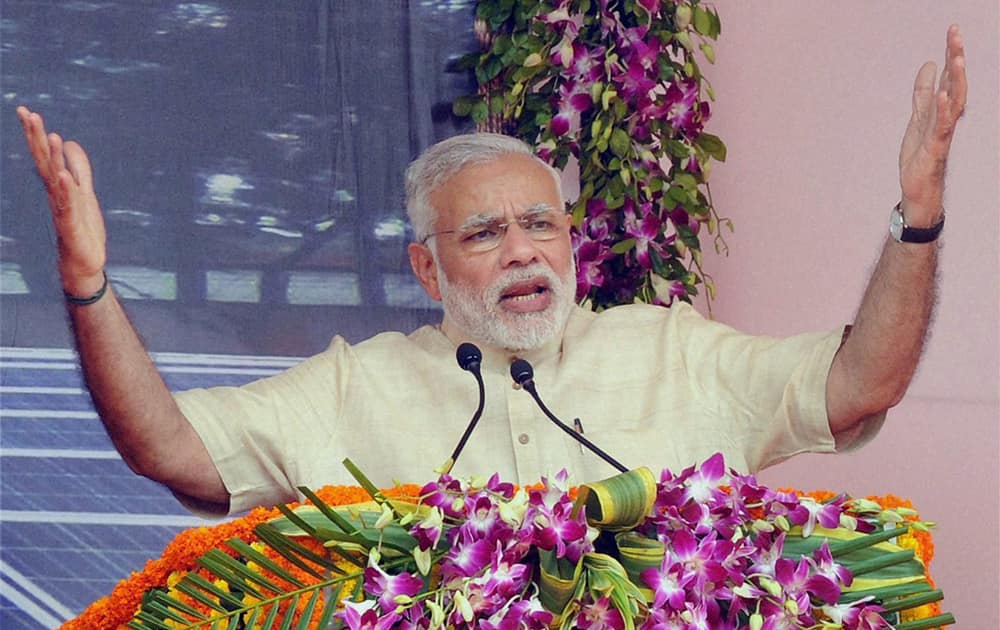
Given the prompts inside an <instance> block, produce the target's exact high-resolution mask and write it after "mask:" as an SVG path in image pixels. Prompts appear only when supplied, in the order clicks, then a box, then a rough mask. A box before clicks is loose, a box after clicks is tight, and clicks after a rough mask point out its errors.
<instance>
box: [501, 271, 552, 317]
mask: <svg viewBox="0 0 1000 630" xmlns="http://www.w3.org/2000/svg"><path fill="white" fill-rule="evenodd" d="M551 301H552V288H551V287H550V286H549V282H548V280H546V279H545V278H532V279H530V280H523V281H521V282H515V283H514V284H511V285H510V286H508V287H506V288H505V289H504V290H503V293H501V294H500V303H501V304H503V306H504V308H505V309H506V310H509V311H513V312H522V313H529V312H536V311H544V310H545V309H547V308H548V307H549V304H550V303H551Z"/></svg>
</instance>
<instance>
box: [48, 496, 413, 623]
mask: <svg viewBox="0 0 1000 630" xmlns="http://www.w3.org/2000/svg"><path fill="white" fill-rule="evenodd" d="M419 493H420V487H419V486H417V485H414V484H404V485H400V486H397V487H394V488H390V489H387V490H384V491H383V494H385V496H386V497H389V498H394V499H401V500H416V498H417V497H418V496H419ZM316 494H317V495H318V496H319V497H320V499H322V500H323V501H324V502H325V503H326V504H327V505H331V506H341V505H350V504H352V503H363V502H365V501H368V500H370V498H371V497H370V496H369V495H368V493H367V492H366V491H365V490H364V489H363V488H361V487H359V486H326V487H324V488H321V489H320V490H319V491H317V493H316ZM297 505H301V504H299V503H294V504H291V506H292V507H295V506H297ZM279 516H281V512H280V511H279V510H278V509H277V508H262V507H259V508H255V509H253V510H251V511H250V512H248V513H247V514H246V516H243V517H241V518H237V519H234V520H232V521H227V522H225V523H220V524H218V525H213V526H211V527H209V526H202V527H194V528H191V529H188V530H185V531H183V532H181V533H179V534H178V535H177V537H176V538H174V539H173V541H171V542H170V543H169V544H168V545H167V546H166V548H164V550H163V555H161V556H160V557H159V558H156V559H153V560H149V561H148V562H146V566H145V567H143V569H142V571H138V572H133V573H132V574H131V575H130V576H129V577H128V578H125V579H124V580H122V581H121V582H119V583H118V584H117V585H116V586H115V588H114V589H112V591H111V593H110V594H109V595H108V596H106V597H102V598H101V599H99V600H97V601H95V602H94V603H93V604H91V605H90V606H88V607H87V609H86V610H84V611H83V613H82V614H81V615H80V616H79V617H77V618H76V619H71V620H70V621H67V622H66V623H65V624H63V625H62V626H61V629H62V630H111V629H119V628H124V624H126V623H128V622H129V620H131V619H132V616H133V615H134V614H135V612H136V611H137V610H138V609H139V606H140V604H141V603H142V598H143V595H145V594H146V593H147V592H149V591H151V590H152V589H156V588H170V586H171V584H170V583H169V582H170V581H171V576H172V575H174V576H175V578H174V579H175V580H176V579H179V576H180V575H183V574H184V573H186V572H189V571H193V570H195V569H196V567H197V564H196V560H197V559H198V558H199V557H200V556H202V555H203V554H204V553H205V552H207V551H208V550H209V549H220V550H221V551H223V552H225V553H228V554H229V555H234V553H233V552H232V551H231V550H230V549H229V548H228V547H226V546H225V545H223V543H224V542H226V541H227V540H230V539H232V538H239V539H240V540H244V541H246V542H248V543H254V542H257V536H256V535H255V534H254V528H256V527H257V526H258V525H260V524H261V523H265V522H267V521H270V520H272V519H274V518H276V517H279ZM272 559H274V560H275V561H277V562H281V563H282V564H283V566H285V567H286V568H287V569H289V570H290V571H292V572H293V574H295V575H297V576H299V575H301V576H303V577H304V576H305V575H306V573H305V572H304V571H302V570H301V569H299V568H297V567H292V566H289V565H288V564H286V563H284V562H283V559H281V558H279V557H278V556H277V555H276V554H274V556H273V557H272ZM205 575H206V576H207V574H205ZM191 605H192V606H195V608H198V609H199V610H201V609H202V607H203V606H204V605H203V604H197V605H196V603H194V602H191Z"/></svg>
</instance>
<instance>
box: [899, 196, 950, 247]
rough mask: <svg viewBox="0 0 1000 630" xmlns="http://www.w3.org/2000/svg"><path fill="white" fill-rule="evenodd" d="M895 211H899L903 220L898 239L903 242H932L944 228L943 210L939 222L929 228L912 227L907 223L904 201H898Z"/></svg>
mask: <svg viewBox="0 0 1000 630" xmlns="http://www.w3.org/2000/svg"><path fill="white" fill-rule="evenodd" d="M893 211H894V212H896V213H898V214H899V216H900V217H901V218H902V220H903V228H902V230H901V231H900V233H899V237H898V238H897V239H896V240H898V241H899V242H901V243H930V242H933V241H936V240H937V238H938V236H940V235H941V230H942V229H944V212H943V211H942V212H941V218H940V219H939V220H938V222H937V223H935V224H934V225H932V226H931V227H927V228H917V227H911V226H909V225H907V224H906V219H905V218H903V208H902V202H899V203H897V204H896V207H895V208H893Z"/></svg>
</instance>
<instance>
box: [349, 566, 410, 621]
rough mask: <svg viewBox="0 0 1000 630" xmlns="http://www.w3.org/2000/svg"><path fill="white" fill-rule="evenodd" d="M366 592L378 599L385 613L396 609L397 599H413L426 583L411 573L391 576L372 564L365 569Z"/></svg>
mask: <svg viewBox="0 0 1000 630" xmlns="http://www.w3.org/2000/svg"><path fill="white" fill-rule="evenodd" d="M364 580H365V591H366V592H367V593H369V594H371V595H375V596H376V597H378V605H379V608H381V609H382V611H383V612H388V611H392V610H394V609H395V608H396V601H395V600H396V597H398V596H400V595H405V596H407V597H413V596H414V595H416V594H417V593H419V592H420V591H421V589H423V587H424V581H423V580H422V579H420V578H419V577H417V576H415V575H412V574H410V573H405V572H404V573H400V574H398V575H390V574H388V573H386V572H385V571H383V570H382V568H381V567H379V566H378V565H377V564H374V563H371V564H370V565H369V566H368V568H367V569H365V576H364Z"/></svg>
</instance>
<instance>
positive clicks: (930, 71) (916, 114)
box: [913, 61, 937, 120]
mask: <svg viewBox="0 0 1000 630" xmlns="http://www.w3.org/2000/svg"><path fill="white" fill-rule="evenodd" d="M936 75H937V66H935V65H934V62H933V61H928V62H927V63H925V64H924V65H923V66H921V67H920V71H919V72H917V78H916V79H914V81H913V119H914V120H925V119H927V118H929V117H930V116H932V115H933V113H934V77H935V76H936Z"/></svg>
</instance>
